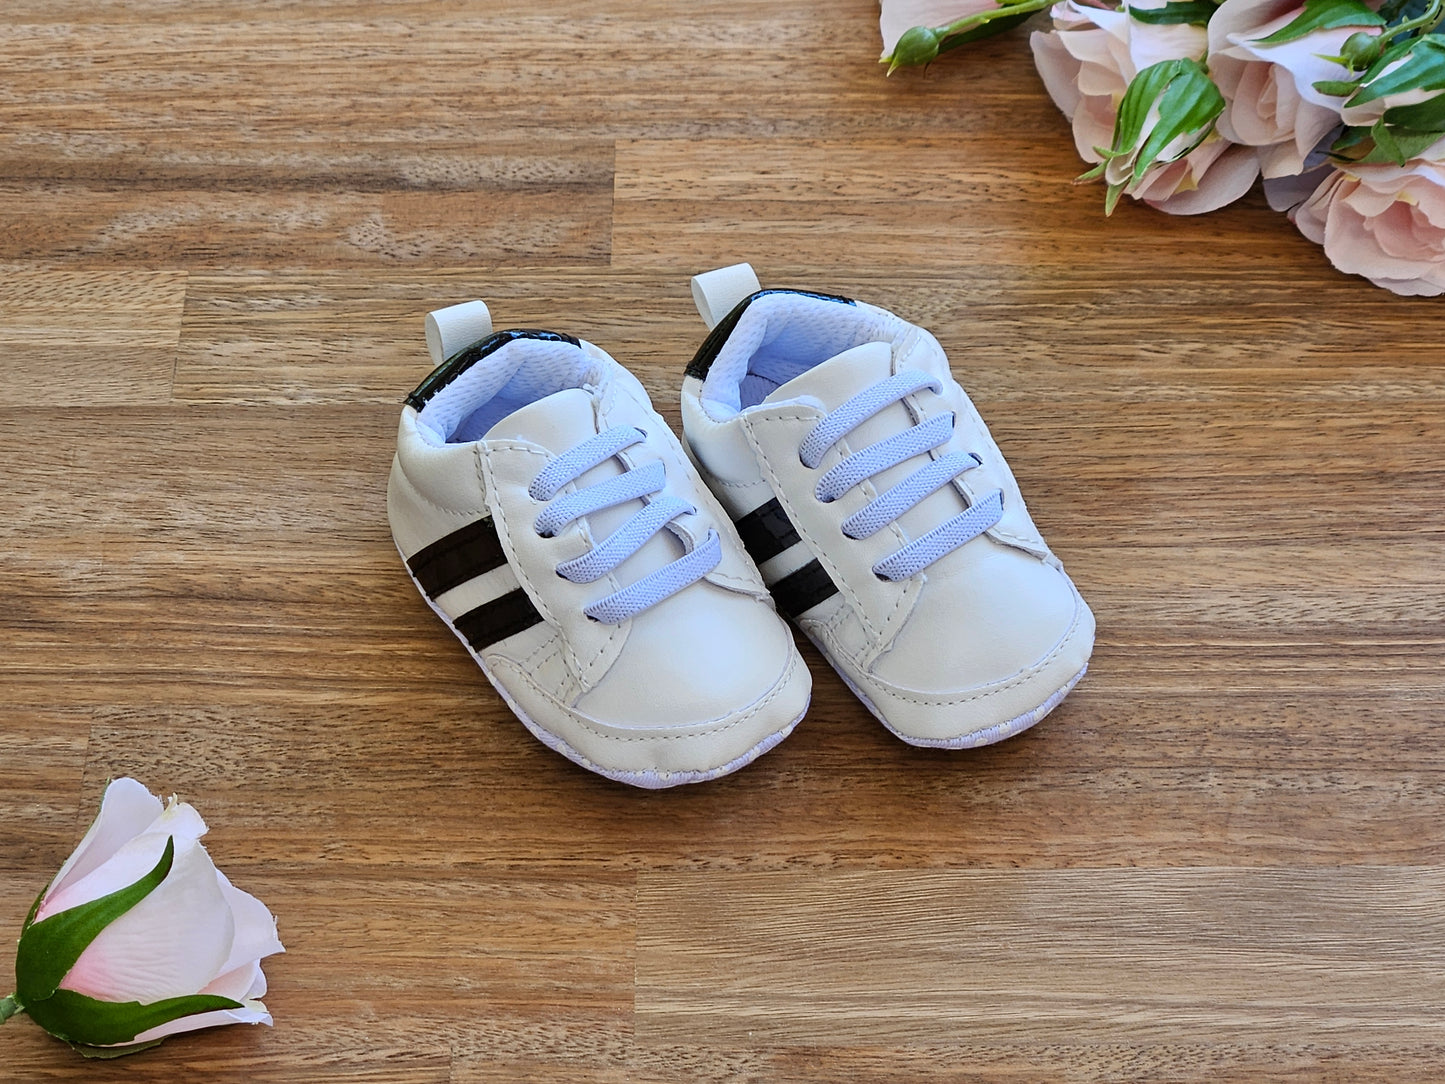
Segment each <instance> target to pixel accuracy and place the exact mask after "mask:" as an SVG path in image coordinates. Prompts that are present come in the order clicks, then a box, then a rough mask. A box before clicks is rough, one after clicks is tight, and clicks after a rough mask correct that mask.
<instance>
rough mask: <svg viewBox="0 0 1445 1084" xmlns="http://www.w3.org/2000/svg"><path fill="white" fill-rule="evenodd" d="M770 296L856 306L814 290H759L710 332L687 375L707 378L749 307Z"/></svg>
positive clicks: (739, 303) (741, 302)
mask: <svg viewBox="0 0 1445 1084" xmlns="http://www.w3.org/2000/svg"><path fill="white" fill-rule="evenodd" d="M770 294H797V295H799V296H801V297H812V298H817V299H818V300H819V301H837V302H840V303H841V304H844V305H854V304H856V302H855V301H854V300H853V299H852V298H851V297H839V296H837V295H836V294H820V293H817V292H815V291H813V290H759V291H758V292H757V293H753V294H749V295H748V296H747V297H745V298H743V299H742V300H741V301H739V302H738V303H737V304H736V305H734V306H733V309H732V311H731V312H730V313H728V314H727V315H726V316H724V317H723V318H722V319H721V320H719V321H718V322H717V325H716V326H715V327H714V328H713V329H712V330H711V331H710V332H708V336H707V338H706V339H704V340H703V341H702V346H700V347H698V351H697V353H696V354H695V355H694V356H693V359H692V360H691V361H690V362H688V363H687V370H686V375H688V376H695V377H697V378H698V379H699V380H701V379H703V378H704V377H706V376H707V371H708V370H709V369H711V368H712V363H713V362H714V361H716V360H717V356H718V353H719V352H720V351H721V350H722V348H723V344H724V343H725V342H727V341H728V336H729V335H731V334H732V333H733V328H735V327H737V326H738V321H739V320H740V319H742V315H743V313H744V312H745V311H746V310H747V307H748V306H749V305H751V304H752V303H753V302H754V301H756V300H757V299H758V298H760V297H767V296H769V295H770Z"/></svg>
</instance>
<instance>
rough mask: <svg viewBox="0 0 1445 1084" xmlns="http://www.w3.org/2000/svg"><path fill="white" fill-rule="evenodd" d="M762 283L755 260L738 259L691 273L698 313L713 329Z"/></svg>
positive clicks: (755, 291)
mask: <svg viewBox="0 0 1445 1084" xmlns="http://www.w3.org/2000/svg"><path fill="white" fill-rule="evenodd" d="M760 289H762V287H761V286H759V285H758V276H757V275H756V274H755V273H754V271H753V266H752V264H747V263H735V264H733V265H732V266H731V267H719V268H718V269H717V270H716V271H707V272H704V273H703V274H701V275H694V276H693V277H692V300H693V303H694V304H695V305H696V306H697V312H698V315H699V316H701V317H702V320H703V323H705V324H707V326H708V330H709V331H711V330H712V329H713V328H715V327H717V324H718V321H719V320H721V319H722V318H723V317H724V316H726V315H727V314H728V313H730V312H732V311H733V308H734V307H735V306H736V305H737V303H738V302H739V301H741V300H742V299H743V298H745V297H747V296H748V295H749V294H755V293H757V292H758V291H759V290H760Z"/></svg>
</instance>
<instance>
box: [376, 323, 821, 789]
mask: <svg viewBox="0 0 1445 1084" xmlns="http://www.w3.org/2000/svg"><path fill="white" fill-rule="evenodd" d="M427 342H428V347H429V348H430V351H431V355H432V360H433V361H434V362H435V363H436V365H437V368H436V369H435V370H434V371H433V372H432V374H431V375H430V376H428V377H427V378H426V380H424V381H422V383H421V385H420V386H419V387H418V388H417V389H416V390H415V391H414V392H412V393H411V395H409V396H408V397H407V400H406V406H405V408H404V409H403V411H402V415H401V430H400V433H399V434H398V437H397V451H396V459H395V460H394V461H393V464H392V470H391V480H390V484H389V486H388V489H387V512H388V515H389V517H390V519H391V529H392V535H393V537H394V538H395V539H396V544H397V548H398V549H399V550H400V551H401V555H402V557H403V558H404V559H405V561H406V565H407V569H408V571H409V572H410V574H411V577H412V579H413V581H414V582H415V583H416V585H417V588H418V590H420V591H421V593H422V595H423V596H424V597H425V598H426V600H427V601H428V602H429V603H430V604H431V607H432V609H433V610H435V611H436V612H437V614H439V615H440V616H441V619H442V620H443V621H445V622H446V624H447V627H448V628H450V629H451V630H452V631H453V632H454V633H456V635H457V636H458V638H460V639H461V640H462V642H463V643H465V644H466V645H467V649H468V651H470V652H471V655H472V657H473V658H474V659H475V660H476V661H477V663H478V665H479V666H481V668H482V671H483V672H484V673H485V674H486V675H487V677H488V678H489V679H490V680H491V682H492V684H493V685H494V686H496V688H497V691H498V692H500V693H501V694H502V697H503V699H505V700H506V702H507V703H508V705H510V707H511V708H512V710H513V711H514V712H516V713H517V716H518V717H519V718H520V719H521V720H522V722H523V723H524V724H525V725H526V726H527V728H528V729H529V730H530V731H531V732H532V733H533V734H534V735H536V736H537V737H538V738H539V739H541V740H542V741H543V742H544V743H545V744H547V745H548V746H550V747H551V748H552V749H555V750H556V751H557V752H559V753H561V754H562V755H563V756H566V757H568V758H570V759H572V760H574V761H576V762H577V763H578V764H581V765H582V766H583V767H585V768H589V769H591V770H592V771H594V772H598V773H599V774H601V775H605V776H607V777H608V778H609V779H616V780H619V781H621V782H624V783H631V784H633V785H635V786H639V787H653V788H655V787H670V786H675V785H676V784H679V783H696V782H701V781H702V780H705V779H712V778H715V777H717V776H720V775H724V774H726V773H728V772H731V771H734V770H735V769H737V768H740V767H742V766H743V765H744V764H747V763H748V762H749V761H751V760H753V759H755V758H756V757H758V756H760V755H762V754H763V753H765V752H766V751H767V750H769V749H771V748H772V747H773V746H774V745H776V744H777V743H778V742H780V741H782V739H783V738H784V737H786V736H787V734H788V733H789V731H791V730H792V729H793V727H794V725H796V724H797V722H798V720H799V719H801V718H802V716H803V713H804V711H806V710H807V706H808V698H809V695H810V693H811V691H812V680H811V677H810V676H809V674H808V670H807V667H806V666H805V665H804V664H803V661H802V659H801V658H800V656H799V655H798V652H797V649H796V647H795V646H794V644H793V638H792V634H791V632H790V631H789V630H788V627H787V625H786V624H785V623H784V622H783V621H782V619H780V618H779V617H778V615H777V614H776V613H775V612H774V609H773V605H772V601H771V599H770V598H769V596H768V591H767V588H766V586H765V585H764V584H763V582H762V580H761V578H760V577H759V575H758V572H757V569H756V567H755V566H754V565H753V563H752V561H751V560H749V558H748V556H747V554H746V553H745V552H744V550H743V548H742V545H741V543H740V541H739V539H738V536H737V533H736V531H735V530H734V529H733V526H732V524H731V522H730V521H729V520H728V518H727V516H726V515H725V514H724V513H723V511H722V509H721V508H720V507H719V506H718V504H717V502H716V501H715V500H714V499H713V497H712V496H711V494H709V493H708V491H707V489H706V488H705V487H704V486H703V485H702V482H701V480H700V479H699V478H698V476H697V473H696V471H695V470H694V468H693V466H692V465H691V464H690V463H689V462H688V460H687V458H686V456H685V455H684V454H683V451H682V448H681V446H680V445H679V444H678V441H677V438H676V437H675V436H673V434H672V432H671V430H669V429H668V427H667V424H666V423H665V422H664V421H663V420H662V418H660V417H659V416H658V415H657V414H656V413H654V412H653V410H652V404H651V401H650V400H649V399H648V397H647V392H646V391H645V390H644V389H643V387H642V385H641V384H640V383H639V382H638V381H637V379H636V378H635V377H633V376H632V374H630V373H629V372H627V370H625V369H624V368H622V366H620V365H619V364H617V362H615V361H613V360H612V358H610V357H608V355H607V354H605V353H604V352H603V351H601V350H599V349H598V348H597V347H595V346H593V345H592V344H590V343H587V342H581V341H579V340H577V339H574V338H572V337H571V336H568V335H558V334H555V333H553V332H549V331H520V330H515V331H499V332H496V333H493V332H492V327H491V318H490V314H489V313H488V312H487V308H486V306H485V305H483V304H482V303H481V302H479V301H478V302H471V303H468V304H466V305H459V306H453V307H452V308H449V309H442V310H439V311H437V312H434V313H432V314H430V315H429V316H428V318H427Z"/></svg>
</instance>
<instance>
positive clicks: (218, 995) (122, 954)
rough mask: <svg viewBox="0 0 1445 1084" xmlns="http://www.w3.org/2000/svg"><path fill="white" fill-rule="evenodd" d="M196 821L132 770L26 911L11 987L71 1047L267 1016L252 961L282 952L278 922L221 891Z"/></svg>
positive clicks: (258, 906)
mask: <svg viewBox="0 0 1445 1084" xmlns="http://www.w3.org/2000/svg"><path fill="white" fill-rule="evenodd" d="M205 832H206V825H205V823H204V822H203V821H202V820H201V818H200V816H199V815H198V814H197V813H196V811H195V810H194V809H193V808H192V807H191V806H189V805H187V804H185V803H184V802H177V801H176V800H175V799H174V798H172V799H171V800H170V802H169V803H168V804H165V805H162V803H161V801H160V799H159V798H157V797H155V796H154V795H152V794H151V793H150V792H149V791H148V790H146V789H145V787H143V786H141V784H139V783H137V782H136V781H135V780H134V779H117V780H115V781H114V782H112V783H111V784H110V785H109V786H108V787H106V790H105V795H104V797H103V798H102V799H101V805H100V813H99V815H98V816H97V817H96V819H95V822H94V823H93V824H92V825H91V826H90V830H89V831H88V832H87V833H86V834H85V838H84V839H82V840H81V841H80V846H79V847H77V848H76V849H75V852H74V853H73V854H72V855H71V856H70V857H69V858H68V859H66V861H65V864H64V865H63V866H61V868H60V872H59V873H57V874H56V875H55V879H54V880H53V881H52V882H51V883H50V887H49V888H47V889H46V890H45V892H44V893H43V894H42V895H41V897H40V899H39V900H37V901H36V905H35V908H34V910H33V912H32V914H31V916H30V918H29V919H28V920H27V921H26V923H25V927H24V929H23V931H22V932H21V935H20V944H19V948H18V950H17V952H16V957H15V979H16V986H17V989H16V993H15V994H14V995H12V996H11V997H9V998H5V999H0V1019H3V1018H4V1017H7V1016H10V1015H13V1014H14V1013H15V1012H26V1013H28V1014H29V1015H30V1017H31V1019H32V1020H34V1021H35V1022H36V1023H38V1024H39V1025H40V1026H41V1027H43V1028H44V1029H45V1030H46V1031H48V1032H50V1033H51V1034H52V1035H54V1036H56V1037H57V1038H60V1039H64V1040H65V1041H66V1042H69V1043H70V1044H71V1045H72V1046H74V1047H76V1049H78V1050H79V1051H80V1052H81V1053H85V1054H90V1055H95V1056H111V1055H114V1054H117V1053H127V1052H129V1051H131V1050H138V1049H144V1048H145V1047H147V1046H154V1045H155V1044H156V1043H157V1042H159V1041H160V1040H161V1039H163V1038H165V1037H166V1036H167V1035H174V1034H176V1033H178V1032H183V1031H194V1030H196V1029H198V1028H206V1027H213V1026H215V1025H218V1024H238V1023H249V1024H270V1023H271V1016H270V1014H269V1013H268V1012H267V1011H266V1006H265V1005H263V1004H262V1003H261V1002H260V1001H258V1000H257V998H259V997H261V996H262V995H263V994H265V992H266V978H265V976H264V975H263V974H262V973H261V960H262V958H263V957H266V956H269V955H271V954H272V953H276V952H281V951H283V949H282V947H281V942H280V941H278V940H277V939H276V920H275V919H274V918H273V917H272V916H271V912H270V911H268V910H267V909H266V906H265V905H264V904H263V903H261V901H260V900H258V899H256V898H255V897H254V896H251V895H248V894H247V893H245V892H242V891H240V890H239V889H237V888H235V887H233V886H232V885H231V882H230V881H228V880H227V879H226V878H225V876H224V875H223V874H222V873H221V872H220V871H219V870H217V869H216V867H215V866H214V865H213V864H212V862H211V858H210V856H209V855H208V854H207V853H206V849H205V848H204V847H202V846H201V844H200V838H201V836H203V835H204V834H205Z"/></svg>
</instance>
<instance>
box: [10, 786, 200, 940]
mask: <svg viewBox="0 0 1445 1084" xmlns="http://www.w3.org/2000/svg"><path fill="white" fill-rule="evenodd" d="M137 785H139V784H137ZM142 789H144V788H142ZM146 793H147V796H149V792H148V791H147V792H146ZM155 804H156V806H157V807H159V806H160V802H159V801H157V802H156V803H155ZM137 805H139V803H137ZM104 808H105V807H104V805H102V807H101V811H102V815H103V814H104ZM117 823H120V824H124V823H126V822H117ZM129 823H130V824H133V823H134V821H133V820H131V821H130V822H129ZM205 834H206V823H205V821H203V820H201V818H200V815H199V814H198V813H197V812H196V811H195V810H194V809H192V808H191V807H190V806H189V805H187V804H186V803H184V802H172V803H171V804H170V805H168V806H166V807H164V808H163V809H158V811H157V815H155V816H153V817H152V818H151V819H150V822H149V823H148V824H146V825H142V826H141V827H140V829H138V830H137V831H136V832H135V833H134V838H132V839H131V840H130V841H129V842H126V843H125V844H124V846H121V847H120V848H119V849H117V850H114V851H112V853H111V854H109V855H108V856H107V857H106V859H105V861H104V863H102V864H100V865H98V866H96V867H95V868H94V869H91V870H90V871H89V872H87V873H85V874H83V875H80V876H77V874H79V872H80V865H79V864H77V867H76V869H75V870H72V872H71V875H70V876H69V877H68V878H67V882H68V883H67V884H65V885H64V886H63V887H61V888H60V889H59V890H58V891H52V892H50V893H49V894H48V895H47V896H46V898H45V902H44V903H42V904H41V905H40V910H38V911H37V912H36V913H35V920H36V921H37V922H39V921H40V920H41V919H45V918H49V917H50V916H51V915H54V914H58V913H60V912H61V911H68V910H69V909H70V908H72V907H79V906H80V905H81V904H82V903H89V902H91V901H92V900H98V899H100V898H101V897H102V896H108V895H110V894H111V893H112V892H115V891H117V890H119V889H122V888H128V887H129V886H131V885H133V884H135V883H136V881H138V880H140V879H141V878H142V877H144V876H145V875H146V874H147V873H149V872H150V871H151V870H152V869H153V868H154V867H155V864H156V863H157V862H158V861H160V857H161V852H162V851H163V850H164V849H165V841H166V837H167V836H171V837H174V839H175V841H176V849H177V851H178V852H179V850H180V847H181V844H182V843H194V842H195V841H196V840H198V839H200V838H201V836H203V835H205ZM110 838H111V836H110V832H109V830H107V831H106V833H105V839H106V841H107V846H108V845H109V840H110ZM142 839H144V840H147V841H148V842H147V843H146V844H145V845H144V846H137V842H138V841H139V840H142ZM82 845H83V844H82ZM84 865H87V866H89V865H91V863H90V861H89V860H88V859H87V861H86V862H85V863H84Z"/></svg>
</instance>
